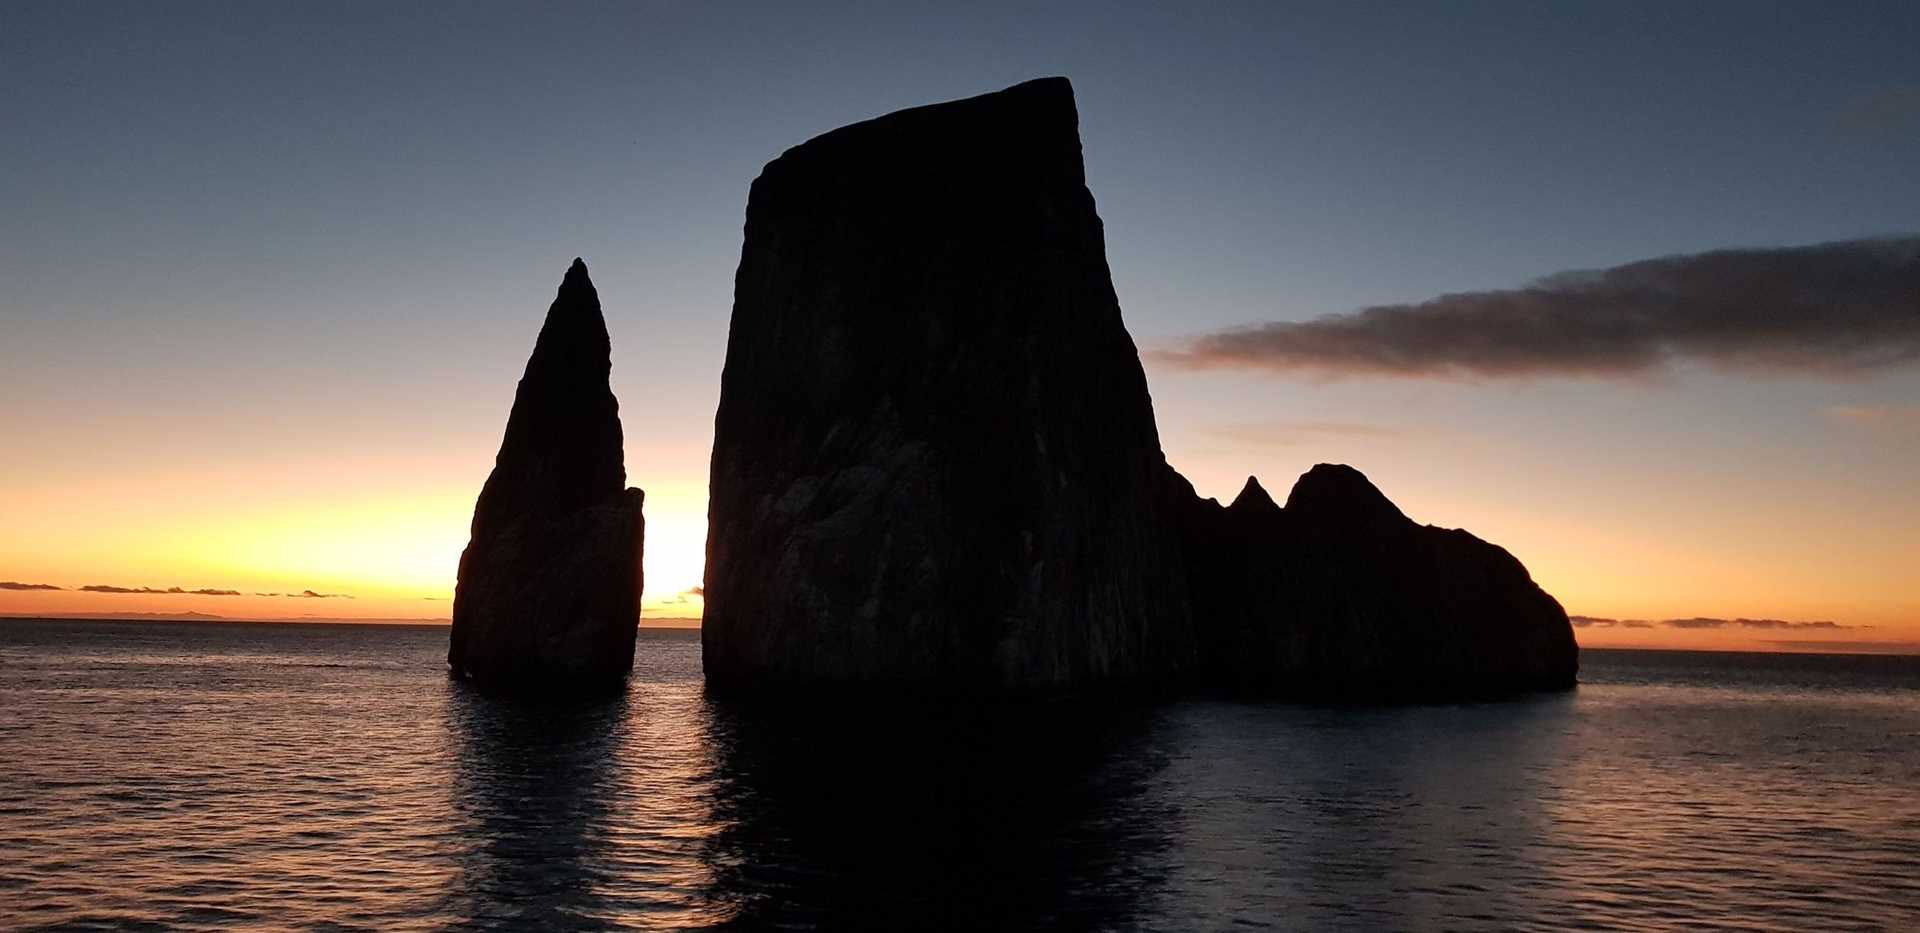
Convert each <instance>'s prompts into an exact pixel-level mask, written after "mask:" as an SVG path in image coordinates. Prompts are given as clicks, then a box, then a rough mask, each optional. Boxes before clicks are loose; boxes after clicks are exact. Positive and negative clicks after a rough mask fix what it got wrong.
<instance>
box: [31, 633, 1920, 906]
mask: <svg viewBox="0 0 1920 933" xmlns="http://www.w3.org/2000/svg"><path fill="white" fill-rule="evenodd" d="M445 639H446V632H445V630H444V629H437V628H410V627H362V626H351V627H339V626H285V625H281V626H269V625H240V624H151V623H84V622H43V621H11V620H6V621H0V710H4V715H0V927H6V928H20V927H34V926H42V925H46V926H54V925H58V926H70V927H85V926H98V927H109V928H137V927H144V926H165V927H172V928H183V927H184V928H207V927H218V926H231V925H236V924H252V925H270V926H292V927H313V926H326V925H338V926H344V927H362V928H378V929H414V928H433V929H441V928H445V927H447V926H449V925H451V926H465V927H471V926H491V927H513V928H526V929H535V928H538V929H566V928H604V927H610V926H623V925H631V926H641V927H684V926H711V925H725V924H732V925H735V926H740V927H759V926H766V925H779V926H789V927H803V928H804V927H832V928H838V927H846V926H864V927H870V928H903V927H915V928H926V927H941V926H948V927H967V928H1036V927H1046V928H1126V929H1140V928H1145V929H1196V928H1198V929H1214V928H1221V927H1225V926H1228V925H1233V924H1243V925H1245V924H1251V925H1256V926H1261V925H1264V926H1272V927H1279V928H1349V929H1387V928H1398V929H1442V928H1444V929H1462V928H1489V929H1515V928H1540V929H1546V928H1555V929H1558V928H1566V927H1581V926H1585V927H1591V928H1596V929H1649V930H1651V929H1668V928H1672V927H1674V926H1681V925H1687V924H1693V925H1709V926H1721V927H1741V928H1748V929H1815V928H1818V929H1823V930H1824V929H1849V928H1860V929H1870V928H1883V929H1888V928H1890V929H1899V928H1914V927H1915V926H1916V920H1917V919H1920V878H1916V873H1915V867H1916V865H1917V864H1920V790H1916V788H1920V660H1917V659H1911V658H1865V657H1805V656H1799V657H1796V656H1754V655H1711V654H1680V653H1673V654H1667V653H1655V652H1604V651H1589V652H1587V653H1586V655H1585V657H1584V659H1583V661H1584V672H1583V675H1582V680H1583V684H1582V686H1581V687H1580V689H1579V690H1577V691H1575V692H1572V693H1568V694H1561V695H1555V696H1545V697H1538V698H1534V699H1528V700H1523V701H1517V702H1511V703H1497V704H1470V705H1452V706H1437V707H1421V708H1398V709H1329V708H1318V707H1311V706H1297V705H1287V704H1268V703H1227V702H1213V701H1190V702H1184V703H1178V704H1172V705H1166V706H1159V707H1137V708H1132V707H1118V708H1116V707H1113V706H1111V705H1108V706H1102V707H1099V708H1093V707H1089V706H1085V705H1076V704H1067V703H1046V704H1023V705H1016V706H1010V707H1002V708H992V709H972V710H958V709H941V708H926V707H916V708H901V707H898V706H893V705H888V706H886V707H884V708H872V707H865V708H862V707H852V706H847V705H840V706H834V707H822V706H811V707H796V706H792V705H782V706H776V707H772V708H763V707H740V706H738V705H732V704H716V703H713V702H710V701H709V700H708V699H707V698H706V697H705V696H704V695H703V693H702V690H701V681H700V664H699V644H698V640H697V636H694V635H691V634H690V633H673V632H645V633H643V634H642V644H641V646H640V651H639V653H638V656H639V661H638V665H639V666H638V669H637V670H636V672H635V676H634V679H633V683H632V686H631V689H630V690H629V691H628V693H627V695H626V696H624V697H622V698H619V699H617V700H610V701H600V702H593V703H579V704H563V705H551V706H528V705H524V704H512V703H502V702H497V701H492V700H488V699H484V698H481V697H477V696H475V695H473V694H471V693H470V692H468V691H467V690H465V689H463V688H461V687H460V686H459V685H457V684H454V683H451V682H449V681H448V680H447V679H446V678H445V677H444V676H443V675H442V673H441V671H442V665H441V662H440V658H441V657H442V656H443V655H444V652H445V644H446V643H445Z"/></svg>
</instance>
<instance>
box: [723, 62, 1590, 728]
mask: <svg viewBox="0 0 1920 933" xmlns="http://www.w3.org/2000/svg"><path fill="white" fill-rule="evenodd" d="M709 496H710V497H709V505H708V538H707V574H706V590H705V595H706V617H705V622H704V625H703V628H702V645H703V649H704V655H705V662H706V672H707V679H708V683H709V686H710V687H712V688H715V689H719V690H722V691H729V690H754V689H761V690H778V689H783V688H792V687H795V686H798V685H812V686H832V685H841V686H851V685H861V686H866V687H874V686H883V685H895V686H906V687H911V688H915V689H929V690H936V691H942V692H945V691H963V692H985V693H1006V692H1023V691H1039V690H1054V689H1067V688H1079V687H1089V686H1101V685H1113V684H1121V683H1126V684H1147V685H1151V686H1153V687H1156V688H1164V687H1189V686H1195V685H1199V686H1205V687H1213V686H1224V687H1227V688H1231V689H1236V690H1243V691H1255V692H1261V693H1279V694H1298V695H1335V696H1341V697H1347V698H1353V699H1363V700H1370V699H1422V698H1434V697H1442V696H1457V695H1479V694H1497V693H1505V692H1514V691H1519V690H1529V689H1537V688H1547V687H1564V686H1570V685H1571V684H1572V680H1573V673H1574V668H1575V665H1576V663H1577V662H1576V655H1575V648H1574V644H1573V637H1572V628H1571V626H1570V625H1569V624H1568V621H1567V617H1566V614H1565V613H1564V612H1563V611H1561V609H1560V607H1559V605H1558V604H1557V603H1555V602H1554V601H1553V599H1552V598H1551V597H1549V596H1547V595H1546V594H1545V593H1544V592H1541V590H1540V589H1539V587H1537V586H1535V585H1534V584H1533V582H1532V580H1531V579H1530V578H1529V577H1528V576H1527V573H1526V570H1525V568H1523V567H1521V565H1520V564H1519V562H1518V561H1515V560H1514V559H1513V558H1512V557H1511V556H1509V555H1508V554H1507V553H1506V552H1505V551H1502V550H1500V549H1499V548H1497V547H1494V546H1492V545H1489V544H1486V543H1485V542H1482V541H1480V540H1479V539H1477V538H1474V537H1473V536H1471V535H1469V534H1467V533H1466V532H1463V531H1446V530H1442V529H1437V528H1431V527H1426V526H1420V525H1416V524H1414V523H1413V522H1411V521H1409V520H1407V519H1406V518H1405V517H1404V516H1403V515H1401V514H1400V511H1399V510H1398V509H1397V508H1395V507H1394V506H1393V504H1392V503H1390V502H1388V501H1387V500H1386V498H1385V497H1384V496H1382V495H1380V493H1379V492H1378V491H1377V490H1375V489H1374V488H1373V486H1372V485H1371V484H1370V483H1368V482H1367V481H1366V479H1365V478H1364V477H1362V476H1361V475H1360V474H1359V473H1358V472H1356V471H1353V470H1351V469H1349V468H1345V467H1327V466H1322V467H1316V468H1315V469H1314V470H1313V471H1312V472H1310V473H1308V474H1307V475H1306V476H1305V477H1302V479H1301V481H1300V483H1299V484H1298V485H1297V486H1296V487H1295V489H1294V491H1293V493H1292V495H1291V496H1289V498H1288V503H1287V505H1286V506H1285V507H1284V508H1283V507H1281V506H1280V505H1278V504H1277V503H1275V502H1274V501H1273V499H1272V498H1271V497H1270V496H1268V495H1267V493H1266V491H1265V490H1263V489H1261V488H1260V486H1259V484H1258V483H1257V482H1254V481H1251V480H1250V481H1249V483H1248V486H1247V488H1246V489H1245V490H1244V491H1243V492H1242V493H1241V494H1240V496H1239V497H1238V498H1236V499H1235V500H1234V502H1233V504H1232V505H1231V506H1228V507H1225V508H1222V507H1221V506H1220V505H1219V504H1217V503H1215V502H1214V501H1212V500H1202V499H1200V498H1199V497H1197V496H1196V495H1195V494H1194V491H1193V487H1192V485H1191V484H1189V483H1187V481H1186V480H1184V479H1182V478H1181V477H1180V476H1179V474H1177V473H1175V472H1174V471H1173V470H1172V469H1171V468H1170V467H1168V466H1167V464H1166V460H1165V457H1164V456H1163V455H1162V453H1161V450H1160V443H1159V436H1158V432H1157V429H1156V427H1155V425H1154V419H1153V410H1152V403H1151V400H1150V399H1149V397H1148V395H1147V386H1146V381H1145V378H1144V375H1143V373H1142V371H1141V368H1140V363H1139V358H1138V354H1137V352H1136V350H1135V348H1134V345H1133V341H1132V339H1131V338H1130V337H1129V336H1128V335H1127V331H1126V328H1125V327H1124V326H1123V325H1122V324H1121V320H1120V309H1119V304H1118V302H1117V300H1116V299H1115V297H1114V291H1113V286H1112V282H1111V278H1110V276H1109V273H1108V269H1107V262H1106V254H1105V245H1104V234H1103V231H1102V227H1101V223H1100V219H1099V217H1098V216H1097V215H1096V214H1095V213H1094V207H1093V198H1092V196H1091V194H1089V193H1088V191H1087V187H1086V179H1085V174H1084V170H1083V168H1082V164H1081V157H1080V142H1079V132H1078V116H1077V114H1076V112H1075V109H1074V102H1073V93H1072V88H1071V87H1070V85H1068V83H1067V82H1066V80H1065V79H1061V78H1051V79H1044V80H1040V81H1033V82H1029V83H1027V84H1022V85H1018V86H1016V87H1012V88H1009V89H1007V90H1005V91H1001V92H999V93H995V94H987V95H984V96H981V97H976V98H971V99H968V100H962V101H956V102H952V103H947V104H939V105H934V106H930V107H921V108H917V109H913V110H906V111H901V112H899V113H895V114H891V115H888V116H885V117H881V118H879V119H876V120H871V121H868V122H866V123H860V124H855V125H853V126H849V127H845V128H843V129H839V130H835V131H833V132H831V133H827V134H826V135H823V136H820V137H818V138H816V139H814V140H811V141H809V142H807V143H805V144H802V145H800V146H797V147H795V148H793V149H790V150H788V151H787V152H786V153H785V154H783V155H782V156H780V158H778V159H776V160H774V161H773V162H771V163H769V164H768V165H767V167H766V169H765V170H764V171H763V172H762V173H761V175H760V177H759V178H758V179H757V180H755V182H754V184H753V190H752V194H751V195H750V197H749V200H748V205H747V223H746V243H745V247H744V249H743V252H742V254H741V260H740V268H739V271H738V274H737V277H736V280H735V297H734V308H733V322H732V330H731V333H730V335H729V339H728V344H727V361H726V370H725V372H724V374H723V376H722V378H721V390H720V409H719V414H718V416H717V418H716V422H715V437H714V450H713V463H712V477H711V484H710V490H709Z"/></svg>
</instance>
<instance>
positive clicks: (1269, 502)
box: [1227, 476, 1280, 513]
mask: <svg viewBox="0 0 1920 933" xmlns="http://www.w3.org/2000/svg"><path fill="white" fill-rule="evenodd" d="M1227 508H1228V509H1229V510H1230V511H1233V512H1236V513H1239V512H1247V513H1260V512H1278V511H1280V504H1279V503H1277V502H1274V501H1273V497H1272V496H1270V495H1267V490H1266V487H1264V486H1262V485H1260V478H1259V477H1256V476H1249V477H1247V484H1246V485H1245V486H1242V487H1240V494H1239V495H1237V496H1234V497H1233V504H1231V505H1229V506H1227Z"/></svg>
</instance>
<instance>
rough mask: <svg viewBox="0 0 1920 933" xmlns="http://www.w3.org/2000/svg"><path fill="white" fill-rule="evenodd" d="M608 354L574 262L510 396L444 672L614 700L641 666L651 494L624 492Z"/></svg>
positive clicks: (463, 559) (591, 297) (594, 305)
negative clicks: (602, 694) (645, 515)
mask: <svg viewBox="0 0 1920 933" xmlns="http://www.w3.org/2000/svg"><path fill="white" fill-rule="evenodd" d="M611 370H612V345H611V342H610V341H609V339H608V337H607V324H606V319H605V318H604V317H603V316H602V314H601V311H600V296H599V293H598V292H597V291H595V289H594V287H593V281H592V279H590V278H589V277H588V275H587V266H586V263H584V262H582V261H580V260H579V259H575V260H574V261H573V265H572V267H570V268H569V269H568V270H567V274H566V276H565V278H564V279H563V280H562V281H561V283H560V291H559V294H558V295H557V296H556V297H555V298H554V301H553V305H552V306H551V307H549V308H548V309H547V317H546V322H545V324H543V325H542V326H541V328H540V336H539V338H538V340H536V341H535V343H534V348H533V355H532V356H531V357H529V358H528V359H527V368H526V374H525V375H524V376H522V377H521V379H520V385H519V388H518V390H517V391H516V392H515V393H514V399H513V411H512V413H511V414H510V415H508V417H507V430H506V436H505V437H504V439H502V441H501V443H500V453H499V455H498V456H497V457H496V458H495V460H494V467H493V473H492V474H491V475H490V476H488V477H487V482H486V485H485V486H484V487H482V488H481V490H480V498H479V501H478V502H477V503H476V504H475V506H474V510H473V528H472V536H471V538H470V540H469V541H468V544H467V549H466V551H465V552H464V553H462V554H461V556H460V577H459V584H458V586H457V587H456V589H455V590H454V602H453V634H452V645H451V648H450V650H449V651H448V654H447V664H448V666H449V667H451V668H452V670H453V673H454V674H455V675H457V676H460V677H464V678H468V679H471V680H473V681H475V682H477V683H479V684H480V685H482V686H483V687H489V688H496V689H501V690H519V689H566V690H578V689H612V688H614V687H617V685H618V684H619V683H620V681H621V679H622V678H624V677H625V675H626V673H627V671H628V670H629V669H630V668H631V667H632V665H633V640H634V632H635V629H636V628H637V627H638V624H639V617H640V583H641V579H640V551H641V534H642V528H643V520H642V518H641V514H640V507H641V497H642V494H641V492H640V490H638V489H626V488H625V486H626V465H625V462H624V455H623V448H622V437H621V431H620V406H619V403H618V402H617V401H616V400H615V399H614V397H613V390H612V388H611V385H610V384H609V381H608V380H609V375H610V373H611Z"/></svg>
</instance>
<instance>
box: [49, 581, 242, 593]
mask: <svg viewBox="0 0 1920 933" xmlns="http://www.w3.org/2000/svg"><path fill="white" fill-rule="evenodd" d="M80 592H82V593H146V594H153V595H156V596H239V595H240V591H239V590H215V589H199V590H189V589H183V588H181V587H177V586H170V587H167V588H166V589H164V590H161V589H155V588H153V587H151V586H109V585H107V584H105V583H95V584H91V585H89V586H83V587H81V588H80Z"/></svg>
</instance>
